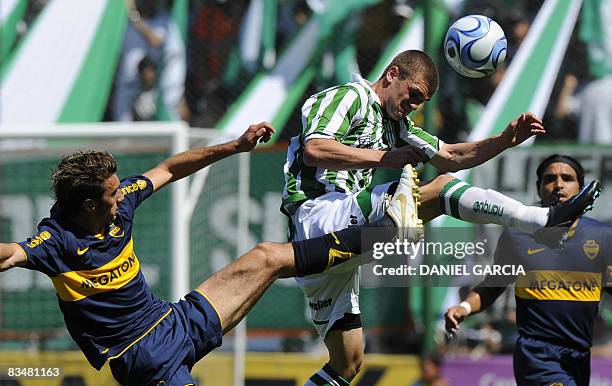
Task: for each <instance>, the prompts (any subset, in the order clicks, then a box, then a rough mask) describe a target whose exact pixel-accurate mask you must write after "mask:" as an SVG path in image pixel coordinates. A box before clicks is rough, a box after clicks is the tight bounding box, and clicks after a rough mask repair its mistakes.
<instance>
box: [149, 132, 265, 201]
mask: <svg viewBox="0 0 612 386" xmlns="http://www.w3.org/2000/svg"><path fill="white" fill-rule="evenodd" d="M272 133H274V128H273V127H272V125H270V124H269V123H267V122H261V123H258V124H256V125H251V126H249V128H248V129H247V130H246V131H245V132H244V133H243V134H242V135H241V136H240V137H239V138H237V139H235V140H233V141H230V142H226V143H222V144H220V145H214V146H208V147H201V148H196V149H192V150H188V151H185V152H182V153H179V154H175V155H173V156H172V157H170V158H168V159H167V160H165V161H163V162H162V163H161V164H159V165H157V166H156V167H155V168H153V169H151V170H149V171H148V172H146V173H144V175H145V176H147V177H148V178H149V179H150V180H151V182H152V183H153V187H154V190H159V189H161V188H162V187H164V186H166V185H167V184H169V183H171V182H174V181H176V180H180V179H181V178H183V177H187V176H188V175H191V174H193V173H195V172H197V171H198V170H200V169H202V168H205V167H206V166H208V165H210V164H213V163H215V162H217V161H219V160H221V159H223V158H226V157H229V156H230V155H234V154H237V153H242V152H247V151H251V150H253V149H254V148H255V146H256V145H257V142H258V141H259V140H260V139H261V140H262V141H263V142H267V141H268V140H269V139H270V136H271V135H272Z"/></svg>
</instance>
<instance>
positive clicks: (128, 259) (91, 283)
mask: <svg viewBox="0 0 612 386" xmlns="http://www.w3.org/2000/svg"><path fill="white" fill-rule="evenodd" d="M139 271H140V263H139V261H138V258H137V257H136V254H134V240H130V242H129V243H128V245H126V247H125V248H123V250H122V251H121V253H119V255H118V256H117V257H115V258H114V259H113V260H111V261H110V262H108V263H106V264H104V265H103V266H101V267H99V268H96V269H93V270H87V271H70V272H64V273H62V274H59V275H57V276H54V277H52V278H51V281H53V286H55V290H56V291H57V294H58V296H59V297H60V299H62V300H63V301H66V302H74V301H77V300H81V299H84V298H86V297H88V296H91V295H94V294H98V293H103V292H108V291H113V290H117V289H119V288H121V287H123V286H124V285H126V284H128V283H129V282H130V281H132V279H134V278H135V277H136V275H138V272H139Z"/></svg>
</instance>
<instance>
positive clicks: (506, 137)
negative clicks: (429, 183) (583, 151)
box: [430, 113, 546, 172]
mask: <svg viewBox="0 0 612 386" xmlns="http://www.w3.org/2000/svg"><path fill="white" fill-rule="evenodd" d="M544 133H546V130H545V129H544V126H542V121H541V120H540V119H539V118H537V117H536V116H535V115H534V114H532V113H523V114H521V115H520V116H518V117H517V118H516V119H514V120H513V121H512V122H510V123H509V124H508V126H507V127H506V129H505V130H504V131H503V132H502V133H501V134H499V135H495V136H492V137H489V138H487V139H483V140H482V141H475V142H465V143H454V144H447V143H445V144H444V145H442V147H441V148H440V151H438V153H437V154H436V155H435V156H434V157H433V158H432V159H431V161H430V163H431V164H432V165H433V166H435V167H436V168H438V169H439V170H440V171H444V172H455V171H457V170H463V169H469V168H472V167H474V166H478V165H480V164H482V163H484V162H486V161H488V160H490V159H491V158H493V157H495V156H496V155H498V154H500V153H501V152H502V151H504V150H506V149H509V148H511V147H514V146H516V145H518V144H521V143H523V142H524V141H525V140H527V139H528V138H530V137H532V136H534V135H541V134H544Z"/></svg>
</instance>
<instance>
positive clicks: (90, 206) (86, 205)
mask: <svg viewBox="0 0 612 386" xmlns="http://www.w3.org/2000/svg"><path fill="white" fill-rule="evenodd" d="M96 204H97V203H96V201H95V200H92V199H91V198H87V199H85V200H84V201H83V205H82V208H83V210H84V211H85V212H88V213H89V212H95V211H96Z"/></svg>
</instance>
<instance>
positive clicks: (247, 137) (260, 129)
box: [237, 122, 275, 152]
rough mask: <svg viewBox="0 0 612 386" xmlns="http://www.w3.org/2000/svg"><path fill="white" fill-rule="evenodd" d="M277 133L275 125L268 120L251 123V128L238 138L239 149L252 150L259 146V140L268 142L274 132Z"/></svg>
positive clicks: (243, 150)
mask: <svg viewBox="0 0 612 386" xmlns="http://www.w3.org/2000/svg"><path fill="white" fill-rule="evenodd" d="M274 133H275V130H274V127H272V125H271V124H269V123H268V122H261V123H258V124H256V125H251V126H249V128H248V129H247V130H246V131H245V132H244V134H242V135H241V136H240V138H238V140H237V141H238V145H237V148H238V151H239V152H245V151H251V150H253V149H254V148H255V146H257V142H258V141H260V140H261V142H268V141H269V140H270V137H271V136H272V134H274Z"/></svg>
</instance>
